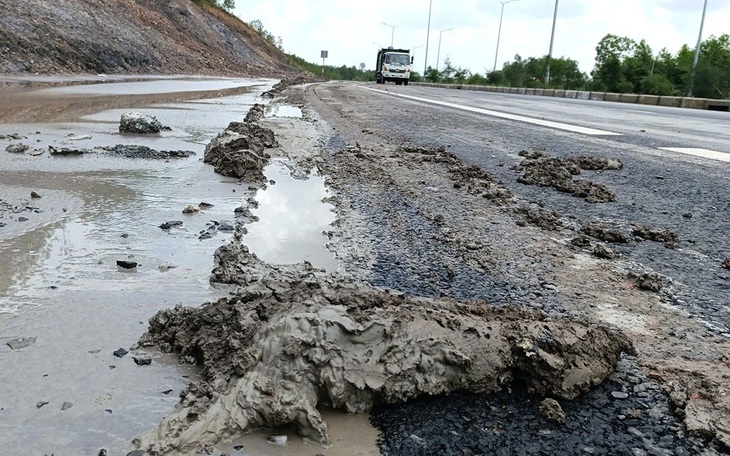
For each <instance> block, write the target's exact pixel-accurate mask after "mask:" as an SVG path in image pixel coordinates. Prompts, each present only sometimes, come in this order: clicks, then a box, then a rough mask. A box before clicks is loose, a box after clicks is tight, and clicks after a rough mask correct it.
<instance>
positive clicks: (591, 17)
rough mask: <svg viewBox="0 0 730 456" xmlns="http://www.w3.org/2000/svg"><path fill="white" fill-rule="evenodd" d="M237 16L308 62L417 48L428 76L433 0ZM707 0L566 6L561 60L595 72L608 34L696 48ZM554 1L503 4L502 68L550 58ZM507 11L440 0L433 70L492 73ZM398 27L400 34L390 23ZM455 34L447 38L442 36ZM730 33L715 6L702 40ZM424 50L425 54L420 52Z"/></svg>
mask: <svg viewBox="0 0 730 456" xmlns="http://www.w3.org/2000/svg"><path fill="white" fill-rule="evenodd" d="M236 4H237V6H236V9H235V10H234V13H235V14H236V15H237V16H239V17H240V18H241V19H243V20H244V21H246V22H250V21H252V20H254V19H260V20H261V21H262V22H263V24H264V27H265V28H266V29H267V30H268V31H269V32H271V33H272V34H274V35H275V36H280V37H281V38H282V40H283V44H284V49H285V50H286V51H287V52H290V53H294V54H296V55H298V56H300V57H302V58H304V59H306V60H308V61H310V62H317V63H321V59H320V58H319V56H320V51H321V50H327V51H329V58H328V59H327V64H329V65H335V66H341V65H347V66H353V65H354V66H359V65H360V63H361V62H363V63H365V64H366V65H367V68H368V69H373V67H374V65H375V56H376V53H377V49H378V46H383V47H387V46H390V44H391V34H392V33H393V32H394V41H393V45H394V47H396V48H408V49H412V50H413V49H415V51H414V52H415V63H414V66H415V69H416V70H417V71H418V72H423V68H424V58H425V56H426V30H427V26H428V13H429V0H400V1H397V0H396V1H393V0H391V1H383V0H380V1H367V0H365V1H364V0H237V1H236ZM703 4H704V0H608V1H601V0H561V1H560V2H559V7H558V18H557V25H556V30H555V44H554V46H553V56H554V57H570V58H572V59H575V60H577V61H578V63H579V65H580V68H581V70H582V71H585V72H586V73H590V71H591V70H592V69H593V65H594V59H595V47H596V45H597V44H598V41H600V39H601V38H603V37H604V36H605V35H606V34H608V33H612V34H614V35H620V36H628V37H630V38H633V39H634V40H636V41H640V40H641V39H645V40H646V41H647V42H648V43H649V45H650V46H651V47H652V49H653V50H654V52H655V54H656V53H657V52H658V51H659V50H660V49H662V48H664V47H666V48H667V49H669V51H670V52H672V53H676V52H677V51H678V50H679V49H680V47H681V46H682V44H688V45H690V47H691V48H693V49H694V46H695V44H696V42H697V36H698V33H699V27H700V20H701V17H702V7H703ZM554 8H555V1H554V0H517V1H513V2H512V3H509V4H506V5H505V6H504V19H503V23H502V33H501V40H500V45H499V59H498V64H497V69H500V68H501V67H502V64H503V63H504V62H506V61H509V60H513V58H514V55H515V54H520V55H521V56H522V57H524V58H526V57H539V56H542V55H546V54H547V53H548V50H549V47H550V33H551V28H552V23H553V12H554ZM501 9H502V4H501V2H500V1H499V0H432V7H431V32H430V40H429V45H428V65H430V66H436V61H437V60H436V58H437V54H439V37H441V46H440V58H439V65H440V66H441V67H443V62H444V60H445V58H446V57H447V56H448V57H449V58H450V59H451V62H452V65H453V66H455V67H462V68H468V69H470V70H471V71H472V72H478V73H482V74H483V73H484V72H485V71H487V70H488V71H491V70H492V68H493V67H494V58H495V52H496V47H497V35H498V30H499V16H500V11H501ZM384 22H385V23H387V24H390V25H392V26H394V27H395V29H393V28H391V27H389V26H386V25H383V23H384ZM446 29H452V30H449V31H445V32H443V33H440V32H439V31H440V30H446ZM723 33H730V0H709V3H708V9H707V17H706V19H705V29H704V33H703V39H704V38H707V37H709V36H710V35H713V34H714V35H716V36H719V35H722V34H723ZM419 46H420V47H419Z"/></svg>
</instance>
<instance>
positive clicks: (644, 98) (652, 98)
mask: <svg viewBox="0 0 730 456" xmlns="http://www.w3.org/2000/svg"><path fill="white" fill-rule="evenodd" d="M639 104H643V105H649V106H656V105H658V104H659V97H658V96H656V95H639Z"/></svg>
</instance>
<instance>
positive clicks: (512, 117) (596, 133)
mask: <svg viewBox="0 0 730 456" xmlns="http://www.w3.org/2000/svg"><path fill="white" fill-rule="evenodd" d="M365 88H366V89H367V90H371V91H373V92H378V93H382V94H386V95H393V96H395V97H401V98H408V99H410V100H416V101H423V102H425V103H431V104H435V105H439V106H446V107H449V108H456V109H461V110H463V111H470V112H476V113H479V114H486V115H488V116H493V117H499V118H502V119H507V120H515V121H517V122H525V123H530V124H534V125H540V126H542V127H550V128H556V129H558V130H565V131H570V132H573V133H582V134H584V135H590V136H621V134H620V133H613V132H610V131H603V130H596V129H593V128H586V127H578V126H576V125H568V124H564V123H560V122H552V121H550V120H542V119H535V118H532V117H525V116H518V115H516V114H507V113H505V112H499V111H491V110H489V109H482V108H474V107H472V106H464V105H459V104H456V103H449V102H447V101H438V100H432V99H429V98H421V97H414V96H412V95H403V94H401V93H393V92H386V91H383V90H378V89H371V88H370V87H365Z"/></svg>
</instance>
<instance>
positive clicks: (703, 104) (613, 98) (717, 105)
mask: <svg viewBox="0 0 730 456" xmlns="http://www.w3.org/2000/svg"><path fill="white" fill-rule="evenodd" d="M413 85H420V86H424V87H438V88H443V89H463V90H479V91H487V92H496V93H511V94H519V95H541V96H551V97H562V98H574V99H577V100H595V101H609V102H619V103H633V104H643V105H650V106H664V107H671V108H688V109H707V110H712V111H725V112H730V100H714V99H706V98H688V97H668V96H656V95H639V94H635V93H604V92H584V91H577V90H561V89H536V88H526V87H497V86H468V85H464V86H462V85H458V84H435V83H430V82H413Z"/></svg>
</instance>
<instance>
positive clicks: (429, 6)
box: [423, 0, 433, 78]
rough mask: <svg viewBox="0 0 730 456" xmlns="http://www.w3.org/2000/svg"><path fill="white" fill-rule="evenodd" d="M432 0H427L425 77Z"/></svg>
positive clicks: (424, 73)
mask: <svg viewBox="0 0 730 456" xmlns="http://www.w3.org/2000/svg"><path fill="white" fill-rule="evenodd" d="M432 4H433V0H428V28H427V29H426V57H424V58H423V77H424V78H425V77H426V66H427V65H428V40H429V38H430V35H431V5H432Z"/></svg>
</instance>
